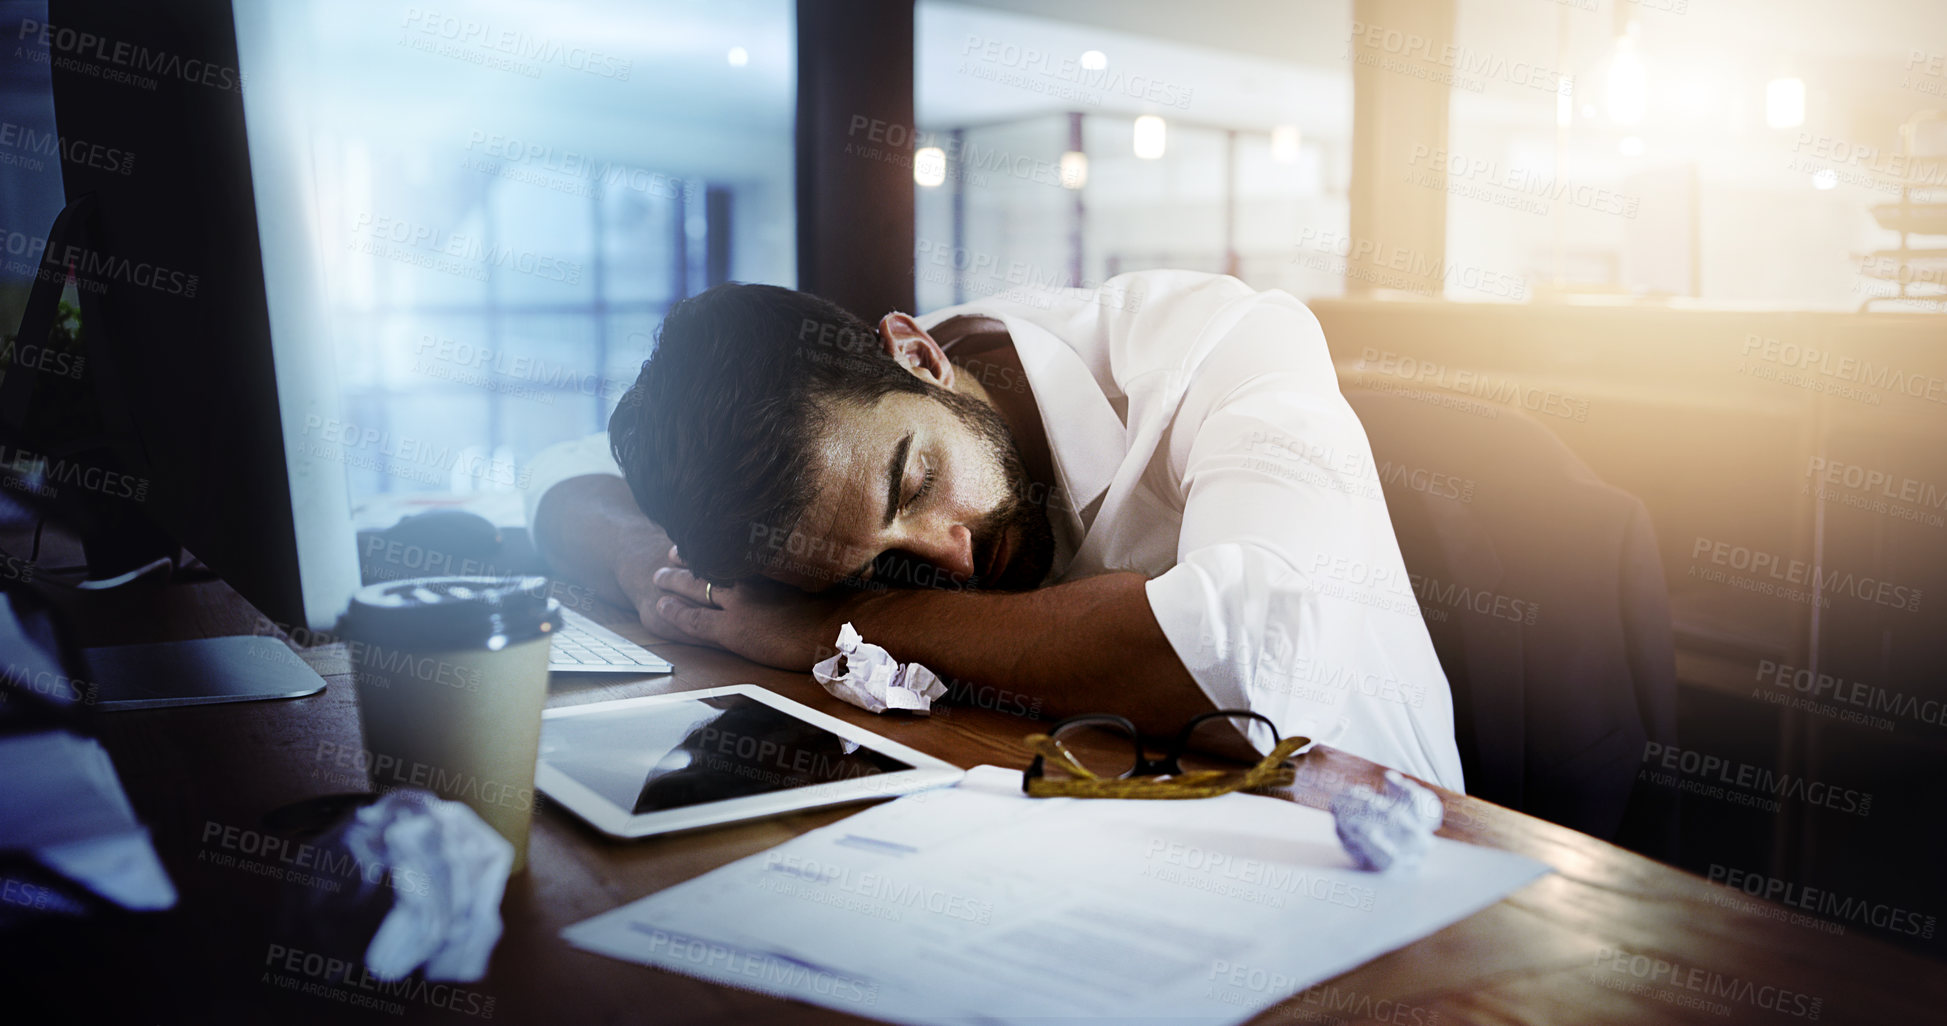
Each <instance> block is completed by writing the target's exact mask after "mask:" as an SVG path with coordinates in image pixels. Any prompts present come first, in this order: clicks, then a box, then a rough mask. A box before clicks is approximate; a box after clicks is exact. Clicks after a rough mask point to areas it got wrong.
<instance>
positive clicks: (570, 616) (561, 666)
mask: <svg viewBox="0 0 1947 1026" xmlns="http://www.w3.org/2000/svg"><path fill="white" fill-rule="evenodd" d="M675 670H676V668H675V667H674V666H671V665H669V663H668V662H666V661H664V660H662V659H659V658H657V657H656V655H655V654H654V653H652V652H650V651H649V650H648V649H646V648H643V647H642V646H641V645H638V644H636V643H635V642H633V641H630V640H629V639H627V638H625V637H623V636H622V635H620V634H617V633H615V632H614V631H612V630H609V629H608V628H607V627H604V626H602V625H601V624H599V623H596V622H595V621H593V620H590V619H589V618H588V617H586V616H583V615H581V614H580V613H577V612H575V611H574V610H572V609H566V608H564V609H562V610H561V633H559V634H556V635H555V636H554V647H553V648H552V649H550V650H549V652H548V672H549V673H674V672H675Z"/></svg>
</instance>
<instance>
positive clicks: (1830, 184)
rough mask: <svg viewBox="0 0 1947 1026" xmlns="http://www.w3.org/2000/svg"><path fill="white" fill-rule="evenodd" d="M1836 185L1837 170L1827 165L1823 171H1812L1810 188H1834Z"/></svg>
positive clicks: (1837, 182)
mask: <svg viewBox="0 0 1947 1026" xmlns="http://www.w3.org/2000/svg"><path fill="white" fill-rule="evenodd" d="M1838 187H1839V172H1837V171H1834V170H1833V169H1831V168H1829V167H1828V168H1826V169H1825V170H1823V171H1814V172H1812V188H1814V189H1818V190H1821V191H1823V190H1825V189H1836V188H1838Z"/></svg>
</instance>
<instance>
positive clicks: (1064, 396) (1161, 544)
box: [526, 271, 1462, 791]
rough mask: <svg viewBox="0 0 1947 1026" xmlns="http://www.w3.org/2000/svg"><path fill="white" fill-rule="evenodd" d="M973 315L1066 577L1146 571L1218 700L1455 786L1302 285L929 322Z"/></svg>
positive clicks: (1364, 451)
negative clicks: (1039, 451) (1036, 431)
mask: <svg viewBox="0 0 1947 1026" xmlns="http://www.w3.org/2000/svg"><path fill="white" fill-rule="evenodd" d="M961 315H967V316H984V317H992V318H995V319H998V320H1000V321H1001V322H1002V323H1004V324H1005V325H1006V327H1007V331H1008V334H1009V336H1010V337H1011V338H1012V339H1013V342H1014V347H1015V351H1016V352H1017V353H1018V354H1019V356H1020V360H1021V364H1022V367H1023V369H1024V370H1025V372H1026V375H1027V385H1028V387H1029V389H1030V390H1031V391H1032V393H1033V395H1034V399H1035V403H1036V405H1037V406H1038V407H1039V409H1040V411H1041V420H1042V424H1043V426H1044V427H1045V428H1046V429H1047V434H1048V445H1049V449H1050V450H1051V454H1052V456H1053V460H1054V466H1055V472H1056V476H1057V477H1058V478H1059V481H1058V482H1057V485H1058V489H1057V492H1056V493H1055V495H1054V496H1053V499H1052V501H1051V502H1050V504H1049V507H1050V508H1049V515H1050V519H1051V520H1053V521H1054V522H1055V525H1054V526H1055V528H1056V537H1057V540H1058V541H1059V542H1061V543H1062V544H1059V545H1058V547H1057V551H1056V564H1055V568H1054V573H1053V574H1052V575H1051V579H1056V580H1063V581H1067V580H1079V579H1081V578H1085V577H1089V576H1092V575H1095V574H1100V573H1107V572H1111V571H1119V570H1127V571H1134V572H1137V573H1140V574H1143V575H1144V576H1146V577H1148V578H1150V580H1149V584H1148V587H1147V591H1148V596H1149V605H1150V609H1151V611H1152V612H1153V613H1154V614H1155V617H1156V622H1157V623H1158V624H1160V625H1161V626H1162V629H1163V633H1164V635H1165V636H1166V637H1168V639H1169V642H1170V645H1171V646H1172V647H1173V648H1174V649H1175V650H1176V654H1177V656H1178V657H1179V658H1181V659H1182V661H1183V665H1184V666H1185V667H1186V668H1188V670H1189V671H1190V674H1191V675H1192V676H1193V677H1194V678H1195V679H1196V681H1197V684H1198V686H1200V687H1201V688H1203V690H1204V692H1205V693H1206V694H1207V695H1208V696H1209V697H1210V699H1211V701H1212V702H1214V703H1216V705H1217V707H1218V708H1248V709H1252V710H1255V711H1257V712H1259V713H1262V714H1264V715H1265V716H1267V717H1268V718H1270V719H1271V720H1272V722H1274V723H1276V724H1277V726H1278V728H1279V730H1281V731H1282V732H1283V733H1284V734H1286V735H1290V734H1304V735H1307V736H1309V737H1312V738H1314V739H1317V740H1319V741H1323V742H1325V743H1328V744H1331V745H1333V746H1335V747H1338V748H1340V749H1343V750H1345V751H1348V752H1351V753H1353V754H1355V755H1360V756H1363V757H1365V758H1368V759H1371V760H1373V761H1374V762H1378V763H1382V764H1384V765H1387V766H1392V767H1395V768H1397V769H1400V770H1404V771H1405V772H1407V773H1410V774H1412V775H1414V776H1417V777H1420V778H1422V779H1425V780H1428V781H1431V782H1433V783H1436V784H1439V785H1441V786H1442V787H1446V788H1449V789H1451V790H1454V791H1459V790H1461V789H1462V780H1461V770H1460V754H1459V750H1458V748H1457V747H1456V745H1455V743H1454V727H1453V701H1452V697H1451V695H1450V693H1449V691H1448V687H1447V678H1446V675H1445V674H1444V673H1443V672H1442V671H1441V669H1440V663H1439V660H1438V659H1437V658H1436V657H1435V655H1434V651H1433V643H1432V641H1431V639H1429V638H1428V636H1427V632H1426V624H1425V622H1424V621H1423V620H1422V619H1421V616H1420V607H1419V604H1418V602H1417V601H1416V599H1415V597H1414V594H1413V591H1412V587H1411V584H1410V583H1409V581H1408V578H1407V575H1406V567H1405V564H1404V562H1403V561H1402V559H1401V558H1400V554H1399V542H1398V541H1397V540H1396V539H1395V538H1394V536H1393V526H1392V520H1391V518H1390V517H1389V516H1388V514H1387V511H1386V502H1385V497H1384V494H1383V493H1382V492H1381V490H1380V484H1379V475H1378V471H1377V469H1376V467H1375V466H1374V464H1373V459H1372V451H1371V447H1370V446H1369V444H1368V443H1367V441H1366V435H1365V429H1364V428H1363V427H1362V426H1361V425H1360V424H1359V419H1358V417H1357V416H1356V415H1355V414H1354V413H1353V412H1352V408H1351V407H1350V406H1349V405H1347V404H1346V401H1345V398H1344V397H1343V396H1341V395H1340V394H1339V389H1338V377H1337V374H1336V373H1335V372H1334V370H1333V367H1332V360H1331V356H1330V355H1329V354H1328V353H1327V351H1326V348H1325V333H1324V331H1323V330H1322V329H1321V328H1320V327H1319V325H1318V321H1317V319H1316V318H1314V317H1313V316H1312V313H1311V311H1310V310H1307V309H1306V308H1305V306H1304V304H1303V303H1300V302H1299V301H1298V300H1297V299H1295V298H1293V297H1291V296H1290V295H1288V294H1286V293H1283V292H1279V291H1275V290H1274V291H1269V292H1258V291H1256V290H1253V289H1251V288H1250V287H1249V286H1246V285H1245V284H1244V283H1242V282H1240V281H1238V280H1237V279H1235V278H1230V277H1226V276H1222V275H1212V274H1203V273H1198V272H1190V271H1139V272H1135V273H1132V274H1125V275H1120V276H1117V277H1115V278H1112V279H1110V280H1109V281H1108V282H1105V283H1104V284H1103V285H1102V286H1101V287H1100V288H1098V289H1092V290H1082V289H1070V290H1064V291H1060V292H1052V293H1037V294H1034V295H1031V296H1026V297H1020V298H1016V297H1012V296H1010V297H995V298H988V299H983V300H978V301H975V302H972V303H967V304H964V305H961V306H955V307H950V308H947V309H944V310H938V311H935V312H933V313H931V314H928V315H926V316H925V317H921V318H919V323H920V325H921V326H922V327H925V328H927V329H929V330H930V329H932V328H933V327H934V326H936V325H938V324H939V323H941V322H943V321H945V320H947V319H949V318H951V317H955V316H961ZM963 372H964V371H963ZM983 383H984V384H986V385H987V387H988V388H989V389H990V390H991V389H992V388H994V387H996V382H994V381H993V380H983ZM591 473H607V474H616V473H619V470H618V469H617V468H616V465H615V461H614V459H613V457H612V456H611V455H610V454H609V448H608V438H607V436H606V435H605V434H598V435H592V436H589V437H588V438H585V439H581V440H578V441H575V442H568V443H563V444H562V445H559V446H555V447H554V448H552V449H549V450H547V451H545V452H543V453H542V454H541V455H540V456H539V457H537V458H536V460H535V462H534V465H533V467H532V468H531V473H530V479H529V483H528V488H527V495H526V501H527V512H528V520H529V522H530V523H532V522H533V515H534V509H535V507H536V506H537V505H538V504H539V501H540V497H541V495H542V494H543V493H545V492H546V490H547V489H548V488H550V487H552V486H553V485H554V484H556V483H558V482H560V481H562V480H565V479H567V478H569V477H575V476H579V475H582V474H591ZM1104 711H1106V712H1113V711H1116V710H1104Z"/></svg>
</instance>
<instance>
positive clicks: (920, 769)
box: [534, 684, 961, 837]
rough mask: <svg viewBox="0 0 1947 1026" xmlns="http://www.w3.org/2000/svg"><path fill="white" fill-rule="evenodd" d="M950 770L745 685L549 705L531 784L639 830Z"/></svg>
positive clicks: (724, 817)
mask: <svg viewBox="0 0 1947 1026" xmlns="http://www.w3.org/2000/svg"><path fill="white" fill-rule="evenodd" d="M960 777H961V771H960V770H959V769H958V768H957V767H955V766H953V765H952V764H950V763H946V762H942V761H940V760H939V759H935V758H933V757H932V756H930V755H927V754H925V753H923V752H917V751H914V750H913V749H911V748H908V747H906V746H905V745H902V744H899V743H898V742H896V741H891V740H888V739H886V738H883V737H880V736H879V735H877V734H874V733H872V732H871V731H869V730H866V729H865V728H863V727H855V726H853V725H851V724H849V723H846V722H845V721H844V720H841V719H838V718H836V717H833V716H827V715H825V714H824V713H821V712H819V711H818V710H816V709H813V708H810V707H809V706H805V705H801V704H799V703H797V702H793V701H792V700H790V699H788V698H785V697H784V696H783V695H779V694H776V693H774V692H771V691H766V690H765V689H763V688H761V687H758V686H757V685H755V684H733V685H730V686H728V687H720V688H706V689H704V690H701V691H685V692H681V693H678V694H673V695H654V696H651V697H648V698H625V699H622V700H621V701H616V702H593V703H590V704H588V705H575V706H568V707H566V708H561V709H549V710H547V711H546V712H544V713H542V714H541V759H540V763H539V764H538V765H537V766H536V767H535V772H534V783H535V786H536V787H538V788H539V789H540V790H541V791H542V792H543V793H545V794H546V795H547V796H548V797H550V798H553V799H554V800H555V801H557V802H559V803H561V805H562V806H563V807H565V808H566V809H567V810H568V811H570V812H572V813H574V814H575V815H577V816H580V817H581V818H582V819H585V820H587V821H588V822H589V824H590V825H592V826H594V827H595V829H597V830H600V831H601V832H603V833H605V834H608V835H609V836H611V837H648V836H650V835H652V834H666V833H670V832H672V831H676V830H691V829H694V828H696V827H705V826H715V825H717V824H719V823H732V822H736V821H737V820H743V819H753V818H756V817H759V816H774V815H777V814H778V813H782V812H796V811H798V810H800V809H813V808H818V807H820V806H825V805H840V804H843V803H846V802H858V801H866V800H869V799H873V798H886V797H891V796H894V795H902V794H909V793H911V792H913V791H920V790H924V789H926V788H929V787H941V786H945V785H948V784H952V783H955V782H957V781H958V780H959V779H960Z"/></svg>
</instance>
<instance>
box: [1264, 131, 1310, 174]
mask: <svg viewBox="0 0 1947 1026" xmlns="http://www.w3.org/2000/svg"><path fill="white" fill-rule="evenodd" d="M1303 141H1304V140H1303V137H1301V136H1300V135H1299V134H1298V126H1297V125H1279V126H1277V127H1276V128H1273V129H1271V159H1272V160H1275V161H1277V162H1278V163H1280V164H1296V163H1298V147H1299V144H1300V143H1301V142H1303Z"/></svg>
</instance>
